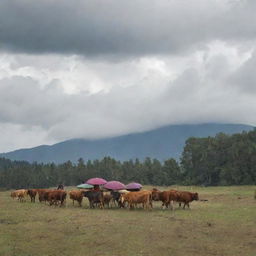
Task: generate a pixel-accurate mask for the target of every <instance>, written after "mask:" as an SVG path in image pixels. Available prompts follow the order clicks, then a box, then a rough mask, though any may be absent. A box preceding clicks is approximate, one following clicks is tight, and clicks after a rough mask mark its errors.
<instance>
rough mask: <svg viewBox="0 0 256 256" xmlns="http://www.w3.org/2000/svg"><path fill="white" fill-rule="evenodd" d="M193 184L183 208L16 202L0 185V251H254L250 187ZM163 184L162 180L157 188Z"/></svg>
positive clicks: (254, 205)
mask: <svg viewBox="0 0 256 256" xmlns="http://www.w3.org/2000/svg"><path fill="white" fill-rule="evenodd" d="M175 188H178V189H182V190H189V191H190V190H192V191H197V192H199V195H200V198H201V199H207V200H208V201H205V202H203V201H198V202H193V203H192V204H191V210H182V209H178V208H177V206H176V209H175V211H173V212H172V211H170V210H161V209H160V204H159V203H155V204H154V209H153V210H152V211H144V210H142V209H137V210H133V211H129V210H127V209H104V210H99V209H94V210H91V209H88V202H87V200H86V199H84V202H83V207H82V208H79V207H78V206H77V205H75V206H73V205H72V203H71V201H70V200H69V199H68V200H67V204H66V207H64V208H60V207H49V206H48V205H45V204H40V203H38V202H36V203H34V204H33V203H30V202H29V200H27V202H25V203H19V202H17V201H16V200H12V199H11V198H10V191H7V192H0V256H14V255H19V256H29V255H31V256H37V255H40V256H44V255H45V256H55V255H64V256H65V255H74V256H76V255H77V256H79V255H88V256H94V255H95V256H98V255H100V256H105V255H106V256H107V255H109V256H121V255H122V256H126V255H133V256H136V255H145V256H146V255H186V256H190V255H197V256H200V255H204V256H205V255H218V256H219V255H223V256H225V255H230V256H235V255H243V256H244V255H248V256H255V255H256V200H255V199H253V194H254V190H255V187H252V186H239V187H211V188H199V187H175ZM161 189H166V188H161Z"/></svg>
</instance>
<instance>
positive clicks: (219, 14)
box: [0, 0, 256, 56]
mask: <svg viewBox="0 0 256 256" xmlns="http://www.w3.org/2000/svg"><path fill="white" fill-rule="evenodd" d="M255 7H256V3H255V1H253V0H247V1H242V0H241V1H213V0H211V1H204V0H195V1H174V0H157V1H156V0H153V1H147V0H140V1H139V0H135V1H114V0H107V1H100V0H94V1H89V0H87V1H83V0H77V1H75V2H73V1H69V0H61V1H51V0H44V1H27V0H13V1H9V0H1V2H0V24H1V25H0V42H1V48H2V49H5V50H9V51H17V52H27V53H64V54H66V53H76V54H82V55H87V56H98V55H102V54H103V55H104V54H105V55H114V56H118V55H123V56H124V55H126V56H134V55H148V54H165V53H170V54H175V53H182V54H184V53H185V52H187V51H189V50H192V49H194V48H195V47H199V45H200V44H202V43H205V42H207V41H211V40H216V39H219V40H234V41H236V40H252V39H255V32H256V31H255V26H254V24H255V22H256V20H255V19H256V18H255V15H254V14H255V12H254V11H255Z"/></svg>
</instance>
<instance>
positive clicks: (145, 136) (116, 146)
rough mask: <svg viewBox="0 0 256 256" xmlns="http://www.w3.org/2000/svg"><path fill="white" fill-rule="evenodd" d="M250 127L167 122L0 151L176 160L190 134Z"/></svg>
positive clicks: (30, 157)
mask: <svg viewBox="0 0 256 256" xmlns="http://www.w3.org/2000/svg"><path fill="white" fill-rule="evenodd" d="M253 128H254V127H253V126H248V125H241V124H197V125H196V124H195V125H190V124H189V125H169V126H165V127H162V128H158V129H155V130H151V131H147V132H141V133H134V134H129V135H124V136H118V137H113V138H107V139H98V140H86V139H72V140H67V141H63V142H61V143H57V144H54V145H51V146H47V145H42V146H38V147H34V148H29V149H19V150H15V151H12V152H8V153H2V154H0V157H5V158H9V159H11V160H26V161H29V162H34V161H37V162H44V163H47V162H55V163H62V162H65V161H68V160H71V161H72V162H77V160H78V159H79V158H80V157H82V158H83V159H84V160H89V159H91V160H94V159H101V158H103V157H104V156H110V157H113V158H115V159H118V160H122V161H123V160H129V159H135V158H139V159H144V158H145V157H147V156H148V157H152V158H157V159H159V160H164V159H168V158H171V157H173V158H176V159H179V157H180V156H181V153H182V151H183V147H184V145H185V141H186V139H187V138H189V137H192V136H193V137H207V136H214V135H216V134H217V133H219V132H223V133H227V134H234V133H240V132H242V131H249V130H252V129H253Z"/></svg>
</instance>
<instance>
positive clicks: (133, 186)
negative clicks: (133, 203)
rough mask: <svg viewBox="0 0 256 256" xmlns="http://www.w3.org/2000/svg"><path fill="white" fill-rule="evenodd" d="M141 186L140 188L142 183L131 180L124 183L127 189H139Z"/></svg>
mask: <svg viewBox="0 0 256 256" xmlns="http://www.w3.org/2000/svg"><path fill="white" fill-rule="evenodd" d="M141 188H142V185H141V184H140V183H135V182H132V183H129V184H128V185H126V189H127V190H140V189H141Z"/></svg>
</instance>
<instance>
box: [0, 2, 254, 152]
mask: <svg viewBox="0 0 256 256" xmlns="http://www.w3.org/2000/svg"><path fill="white" fill-rule="evenodd" d="M255 11H256V2H255V1H254V0H251V1H249V0H248V1H246V0H241V1H240V0H234V1H231V0H226V1H224V0H209V1H205V0H193V1H185V0H169V1H168V0H152V1H148V0H147V1H146V0H141V1H136V0H135V1H121V0H119V1H113V0H105V1H99V0H93V1H82V0H77V1H75V2H74V1H73V2H72V1H67V0H61V1H53V0H44V1H32V0H31V1H29V0H19V1H18V0H13V1H10V0H2V1H1V2H0V132H1V134H2V136H1V137H0V152H3V151H9V150H14V149H17V148H21V147H32V146H37V145H40V144H51V143H55V142H59V141H62V140H66V139H71V138H103V137H109V136H116V135H122V134H127V133H132V132H138V131H145V130H150V129H153V128H157V127H161V126H163V125H167V124H185V123H202V122H222V123H243V124H251V125H256V111H255V109H256V103H255V102H256V101H255V96H256V85H255V82H256V75H255V71H254V69H255V64H256V53H255V46H254V45H255V41H256V40H255V39H256V26H255V24H256V20H255V19H256V17H255Z"/></svg>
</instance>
